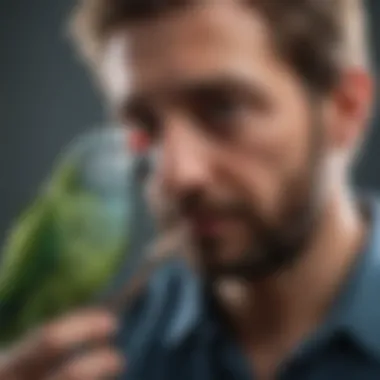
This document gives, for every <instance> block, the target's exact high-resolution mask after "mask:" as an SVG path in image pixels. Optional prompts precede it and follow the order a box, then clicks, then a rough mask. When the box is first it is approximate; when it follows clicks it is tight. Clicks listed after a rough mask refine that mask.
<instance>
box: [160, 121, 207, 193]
mask: <svg viewBox="0 0 380 380" xmlns="http://www.w3.org/2000/svg"><path fill="white" fill-rule="evenodd" d="M210 155H211V152H210V149H209V148H208V144H207V140H206V139H205V137H204V136H202V134H201V132H200V131H197V130H196V129H195V128H193V127H192V126H191V125H189V124H188V123H184V122H178V121H177V122H171V123H170V125H168V128H167V130H166V133H165V136H164V141H163V145H162V163H161V164H162V167H161V168H162V172H161V173H162V176H163V177H162V180H163V181H164V184H165V188H166V189H167V191H169V192H171V193H184V192H185V193H186V192H189V191H190V192H191V191H194V190H199V189H200V188H202V187H204V186H205V185H206V184H207V183H208V182H209V181H210V179H211V171H210V170H211V165H210V158H211V157H210Z"/></svg>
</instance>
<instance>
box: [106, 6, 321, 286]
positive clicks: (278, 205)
mask: <svg viewBox="0 0 380 380" xmlns="http://www.w3.org/2000/svg"><path fill="white" fill-rule="evenodd" d="M105 67H106V68H107V69H106V73H108V75H109V78H111V79H112V80H108V82H107V85H108V88H107V89H108V91H109V94H110V96H111V97H112V99H113V100H114V101H115V105H117V107H118V112H119V114H120V117H121V118H122V120H123V122H124V123H125V125H126V126H127V128H128V129H130V130H131V131H135V130H142V131H144V132H146V133H147V134H149V137H150V139H151V146H150V148H151V149H152V152H155V153H156V154H155V156H154V157H155V159H154V166H153V168H152V173H151V177H150V185H151V186H152V187H153V188H154V189H155V192H154V193H155V199H154V202H153V203H154V204H155V205H156V206H157V205H158V208H156V213H158V214H159V215H156V216H158V220H160V221H163V222H169V220H170V222H171V223H176V224H178V225H179V224H182V223H184V224H186V225H187V226H188V228H189V232H190V241H191V246H192V253H193V255H194V256H193V258H195V259H196V260H197V261H198V264H199V265H200V267H201V269H202V270H203V271H205V272H206V273H207V274H209V275H213V276H218V275H236V276H244V277H248V278H256V277H257V276H263V275H267V274H269V273H271V272H273V271H275V270H278V269H281V268H282V267H284V266H285V265H287V264H288V263H290V262H292V261H293V260H294V258H295V257H297V254H298V252H300V250H301V248H302V247H303V244H304V243H305V241H306V240H307V239H308V237H309V235H310V233H311V231H312V229H313V226H314V225H315V220H316V217H317V216H318V211H319V209H320V202H319V199H321V197H320V195H321V194H320V191H319V190H320V184H321V183H320V182H321V181H320V178H319V177H320V174H321V172H323V170H322V169H321V167H322V166H323V165H321V162H322V158H325V157H324V154H325V153H323V152H325V149H324V147H325V145H326V144H325V143H324V130H325V125H324V124H325V123H324V122H323V115H322V114H323V112H322V111H321V108H322V107H321V108H320V106H319V105H317V103H313V102H311V100H310V98H309V96H308V93H307V92H306V90H305V88H304V87H303V86H302V84H301V81H300V79H299V78H298V77H297V75H295V74H294V73H293V72H292V70H290V68H288V67H287V65H286V64H285V62H284V61H283V60H282V59H281V58H280V57H279V56H278V55H277V54H276V52H275V51H274V49H273V47H272V43H271V40H270V35H269V33H268V30H267V26H266V24H265V22H264V20H263V19H262V18H261V17H260V15H259V14H255V12H254V11H253V10H249V9H247V8H246V7H243V6H241V5H237V3H236V2H234V1H223V2H212V1H210V2H209V3H208V5H204V6H203V7H198V8H196V7H193V8H191V9H188V10H183V11H177V12H176V13H173V14H172V15H166V16H162V17H160V18H158V19H156V20H148V21H146V22H140V23H137V24H136V25H134V26H131V27H128V28H126V29H125V30H120V31H119V32H118V33H117V34H115V35H114V38H113V39H112V40H111V41H110V43H109V46H108V51H107V54H106V56H105ZM107 70H108V71H107ZM165 205H170V207H169V208H167V207H165Z"/></svg>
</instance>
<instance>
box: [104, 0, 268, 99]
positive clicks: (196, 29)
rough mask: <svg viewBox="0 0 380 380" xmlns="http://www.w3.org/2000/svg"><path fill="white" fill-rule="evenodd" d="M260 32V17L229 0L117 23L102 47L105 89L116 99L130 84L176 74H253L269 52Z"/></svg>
mask: <svg viewBox="0 0 380 380" xmlns="http://www.w3.org/2000/svg"><path fill="white" fill-rule="evenodd" d="M266 32H267V31H266V28H265V24H264V23H263V22H262V20H261V18H260V17H257V18H256V19H255V17H254V15H253V12H252V14H251V13H249V14H247V10H246V8H244V7H242V6H241V5H239V6H237V5H236V2H235V5H233V2H229V1H226V2H225V1H221V2H212V1H211V2H205V4H204V5H203V6H198V7H194V8H191V9H184V10H183V11H181V12H175V13H173V14H171V15H168V16H165V17H159V18H157V19H154V20H147V21H144V22H141V23H138V24H137V25H134V26H129V27H126V28H125V29H120V30H118V32H117V33H115V34H114V35H113V36H112V37H111V38H110V39H109V41H108V43H107V46H106V49H105V54H104V61H103V65H102V78H103V81H104V84H105V87H106V91H107V93H108V95H109V97H110V99H111V102H113V103H115V102H116V103H119V102H120V100H121V99H124V98H125V97H127V96H129V94H130V93H131V92H135V91H136V89H138V91H139V92H145V90H149V89H151V88H152V87H160V86H161V85H162V84H165V83H166V84H172V83H173V82H175V81H176V80H177V79H178V80H180V81H181V82H182V81H184V80H187V81H192V80H193V79H195V80H198V81H199V80H201V79H202V76H203V77H205V78H206V79H207V78H208V77H209V76H222V75H223V73H225V72H227V73H228V72H235V73H236V72H238V73H239V74H240V75H244V74H251V75H254V73H255V72H257V71H258V70H257V68H256V69H255V65H260V64H261V65H262V66H263V67H264V66H267V63H268V61H269V59H268V58H269V57H268V56H269V55H271V54H272V51H271V49H268V46H269V44H268V42H267V39H268V38H267V37H268V36H267V33H266ZM264 62H265V64H264ZM245 72H247V73H245ZM249 72H250V73H249ZM261 74H262V73H261Z"/></svg>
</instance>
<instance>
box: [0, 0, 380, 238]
mask: <svg viewBox="0 0 380 380" xmlns="http://www.w3.org/2000/svg"><path fill="white" fill-rule="evenodd" d="M73 4H74V1H73V0H54V1H52V0H28V1H25V0H0V144H1V148H0V200H1V209H0V242H2V241H3V240H4V236H5V233H6V231H7V229H8V227H9V225H10V223H11V222H12V221H13V220H14V219H15V218H16V217H17V216H18V215H19V213H20V212H22V211H23V209H24V208H25V207H26V206H27V205H28V204H29V202H30V201H31V200H32V199H33V197H34V196H35V194H36V192H37V190H38V187H39V186H40V184H41V181H42V180H44V179H45V178H46V175H47V174H48V173H49V171H50V170H51V167H52V164H53V162H54V159H55V158H56V155H57V153H58V152H59V151H60V150H61V149H62V147H64V146H66V145H67V144H68V143H69V142H70V141H71V140H72V139H73V138H74V137H75V136H77V135H78V134H80V133H81V132H83V131H84V130H85V129H87V128H88V127H91V126H93V125H96V124H99V123H100V122H102V121H103V120H105V114H104V110H103V109H102V105H101V99H100V97H99V96H98V94H97V93H96V92H95V91H94V88H93V86H92V83H91V78H90V76H89V74H88V73H87V72H86V71H85V69H84V68H83V67H82V66H81V64H80V62H78V60H77V59H76V57H75V55H74V53H73V51H72V49H71V46H70V45H69V43H68V41H67V40H66V39H65V34H64V30H65V20H66V19H67V16H68V14H69V12H70V9H71V8H72V6H73ZM368 7H369V8H370V16H371V20H370V21H371V24H372V28H371V29H372V30H371V35H372V41H371V44H372V46H373V59H374V66H375V68H376V70H377V68H378V67H379V66H380V25H378V26H376V22H375V20H376V19H379V18H380V1H379V0H371V1H368ZM376 108H377V107H376ZM379 117H380V115H379V114H377V115H376V118H375V120H374V123H373V129H372V131H371V135H370V137H369V139H368V142H367V148H366V149H365V153H364V155H363V157H362V159H361V160H360V163H359V166H358V168H357V170H356V175H355V181H356V182H357V183H358V184H359V185H360V186H361V187H365V188H369V189H380V149H379V146H380V128H378V127H380V126H379V122H380V119H379ZM378 173H379V174H378Z"/></svg>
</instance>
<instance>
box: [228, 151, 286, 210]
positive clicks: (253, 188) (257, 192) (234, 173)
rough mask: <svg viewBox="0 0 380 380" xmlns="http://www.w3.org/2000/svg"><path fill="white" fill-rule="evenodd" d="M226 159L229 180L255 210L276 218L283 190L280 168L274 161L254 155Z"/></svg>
mask: <svg viewBox="0 0 380 380" xmlns="http://www.w3.org/2000/svg"><path fill="white" fill-rule="evenodd" d="M226 156H227V155H226ZM224 160H225V162H224V168H225V174H226V176H225V178H226V180H227V182H229V183H230V184H233V186H234V188H235V189H236V192H238V193H239V194H240V196H241V197H242V198H244V201H245V202H246V203H247V204H250V205H252V209H253V210H255V211H256V212H257V213H260V215H262V216H263V217H264V216H265V217H268V218H275V215H276V212H277V209H278V207H279V205H278V199H279V198H280V197H279V193H280V190H281V189H280V185H281V177H282V176H281V172H280V169H279V168H278V167H276V166H275V165H274V163H273V162H269V161H267V160H263V159H262V158H261V157H254V156H253V155H250V156H249V158H246V157H243V158H241V157H240V158H238V157H237V156H235V157H225V158H224Z"/></svg>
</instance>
